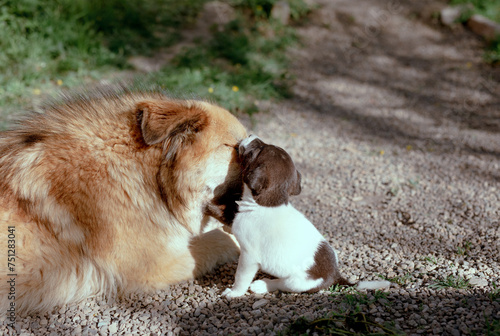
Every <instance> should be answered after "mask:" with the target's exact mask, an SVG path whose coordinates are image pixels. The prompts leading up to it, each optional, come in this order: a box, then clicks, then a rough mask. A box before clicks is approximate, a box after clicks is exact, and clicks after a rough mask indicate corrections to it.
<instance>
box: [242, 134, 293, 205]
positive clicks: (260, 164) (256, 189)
mask: <svg viewBox="0 0 500 336" xmlns="http://www.w3.org/2000/svg"><path fill="white" fill-rule="evenodd" d="M239 158H240V162H241V166H242V171H243V182H244V183H246V184H247V185H248V187H249V188H250V189H251V190H252V195H253V197H254V199H255V201H256V202H257V204H259V205H262V206H268V207H272V206H279V205H282V204H287V203H288V198H289V196H293V195H298V194H300V192H301V186H300V182H301V175H300V173H299V171H298V170H297V169H296V168H295V165H294V163H293V161H292V159H291V157H290V155H288V153H287V152H285V150H283V149H282V148H280V147H277V146H273V145H268V144H266V143H264V142H263V141H262V140H260V139H259V138H258V137H256V136H254V135H252V136H250V137H248V138H247V139H245V140H243V141H242V142H241V144H240V146H239Z"/></svg>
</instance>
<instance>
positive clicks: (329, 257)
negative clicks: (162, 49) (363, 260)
mask: <svg viewBox="0 0 500 336" xmlns="http://www.w3.org/2000/svg"><path fill="white" fill-rule="evenodd" d="M307 274H308V275H309V278H310V279H312V280H316V279H323V282H322V283H321V284H320V285H319V286H318V287H316V288H313V289H310V290H309V291H308V293H314V292H317V291H319V290H321V289H325V288H328V287H330V286H332V285H341V286H352V284H351V283H350V282H349V281H347V280H346V279H344V278H343V277H342V275H340V271H339V266H338V263H337V257H336V256H335V252H334V251H333V249H332V248H331V247H330V245H328V243H327V242H326V241H323V242H321V243H320V244H319V246H318V249H317V250H316V253H315V254H314V265H313V266H311V268H309V269H308V270H307Z"/></svg>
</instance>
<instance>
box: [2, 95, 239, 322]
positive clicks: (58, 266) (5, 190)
mask: <svg viewBox="0 0 500 336" xmlns="http://www.w3.org/2000/svg"><path fill="white" fill-rule="evenodd" d="M245 137H246V130H245V128H244V127H243V126H242V125H241V124H240V123H239V121H238V120H237V119H236V118H235V117H234V116H233V115H231V114H230V113H229V112H228V111H226V110H224V109H222V108H220V107H217V106H214V105H212V104H209V103H206V102H202V101H194V100H175V99H170V98H168V97H166V96H164V95H162V94H161V93H158V92H148V93H141V92H131V91H128V90H125V89H119V90H112V91H109V92H108V91H99V92H93V93H92V94H90V95H86V96H82V95H80V96H78V97H77V98H67V99H66V100H65V101H64V102H63V103H60V104H56V105H52V106H49V107H47V108H46V110H45V111H44V113H33V114H31V115H29V116H28V117H26V118H25V120H24V121H23V122H22V123H21V124H20V125H19V126H17V128H15V129H13V130H10V131H6V132H3V133H0V228H1V234H0V251H2V253H4V255H5V254H6V253H7V236H8V227H9V226H12V227H14V228H15V251H16V260H15V273H16V274H17V276H16V277H15V299H14V300H9V299H8V295H7V293H8V292H9V284H8V283H7V281H8V280H9V278H8V277H7V274H9V273H13V272H11V271H9V270H8V269H7V268H6V266H7V262H2V263H0V311H1V313H0V314H5V312H6V310H7V307H10V304H11V302H15V305H16V310H17V312H21V313H22V312H24V313H26V312H33V311H47V310H49V309H51V308H53V307H54V306H58V305H62V304H66V303H70V302H75V301H78V300H81V299H84V298H86V297H88V296H90V295H94V294H106V295H110V294H115V293H117V292H128V291H131V290H155V289H161V288H165V287H166V286H167V285H168V284H172V283H175V282H179V281H182V280H185V279H189V278H193V277H196V276H200V275H202V274H204V273H206V272H207V271H210V270H211V269H213V268H214V267H215V266H216V265H218V264H220V263H224V262H227V261H230V260H235V259H236V258H237V256H238V253H239V249H238V247H237V245H236V244H235V243H234V241H233V240H232V239H231V238H230V237H229V236H228V235H227V234H225V233H224V232H223V231H222V230H218V229H216V230H212V231H208V232H206V231H207V229H206V224H207V222H208V217H207V216H205V215H204V214H203V205H204V204H205V203H207V202H208V201H209V200H212V199H214V197H215V198H216V197H220V196H221V195H223V194H225V193H230V194H231V193H233V191H232V189H234V188H236V189H238V188H241V184H240V181H241V177H240V168H239V165H238V163H237V153H236V149H235V148H236V146H237V145H238V143H239V142H240V141H241V140H242V139H244V138H245Z"/></svg>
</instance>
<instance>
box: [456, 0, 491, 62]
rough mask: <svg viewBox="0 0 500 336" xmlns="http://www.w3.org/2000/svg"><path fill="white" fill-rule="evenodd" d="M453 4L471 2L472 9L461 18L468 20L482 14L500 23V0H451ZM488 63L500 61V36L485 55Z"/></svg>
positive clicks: (464, 20)
mask: <svg viewBox="0 0 500 336" xmlns="http://www.w3.org/2000/svg"><path fill="white" fill-rule="evenodd" d="M451 4H452V5H462V4H471V5H472V6H471V9H470V10H468V11H466V12H465V13H464V15H462V17H461V18H460V20H461V21H462V22H466V21H467V20H468V19H469V18H470V17H471V16H472V15H474V14H480V15H483V16H485V17H487V18H489V19H490V20H493V21H495V22H498V23H500V1H498V0H451ZM484 58H485V60H486V61H487V62H488V63H500V36H498V37H497V38H496V39H495V40H494V41H492V42H491V43H490V45H489V47H488V49H487V51H486V53H485V55H484Z"/></svg>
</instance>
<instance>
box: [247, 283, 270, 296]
mask: <svg viewBox="0 0 500 336" xmlns="http://www.w3.org/2000/svg"><path fill="white" fill-rule="evenodd" d="M250 290H251V291H252V292H254V293H256V294H264V293H267V284H266V282H265V281H264V280H255V281H254V282H252V284H251V285H250Z"/></svg>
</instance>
